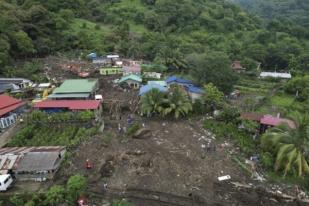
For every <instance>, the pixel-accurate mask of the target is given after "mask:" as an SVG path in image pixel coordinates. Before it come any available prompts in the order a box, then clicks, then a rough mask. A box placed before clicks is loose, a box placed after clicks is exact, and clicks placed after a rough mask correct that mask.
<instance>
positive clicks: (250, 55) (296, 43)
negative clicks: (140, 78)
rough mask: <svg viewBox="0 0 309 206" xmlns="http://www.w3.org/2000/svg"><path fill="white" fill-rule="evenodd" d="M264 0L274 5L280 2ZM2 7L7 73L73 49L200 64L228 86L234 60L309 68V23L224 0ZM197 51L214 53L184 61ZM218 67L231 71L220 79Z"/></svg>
mask: <svg viewBox="0 0 309 206" xmlns="http://www.w3.org/2000/svg"><path fill="white" fill-rule="evenodd" d="M304 1H305V0H302V1H301V2H300V3H297V4H296V5H295V4H294V3H295V2H294V3H292V5H293V9H292V10H294V9H295V8H301V9H300V10H301V11H304V10H305V9H304V8H306V6H307V4H306V3H304ZM263 2H264V3H265V2H266V1H264V0H263ZM271 2H272V1H271ZM289 2H290V1H289ZM290 3H291V2H290ZM265 5H266V6H270V7H271V8H272V6H273V3H269V4H265ZM280 5H281V4H280ZM284 8H285V9H286V8H288V7H284ZM267 9H268V8H264V7H263V11H268V10H267ZM280 9H282V7H280ZM0 10H1V11H3V12H2V13H1V17H0V33H1V35H0V68H1V69H0V73H1V74H5V75H6V76H8V75H9V71H12V70H10V69H8V68H6V66H8V65H10V64H11V63H12V62H13V59H14V58H24V57H36V56H44V55H47V54H53V53H54V52H58V51H60V52H62V51H70V50H77V51H79V50H82V52H83V53H87V52H90V51H96V52H98V53H101V54H105V53H108V52H118V53H120V54H121V55H122V56H125V57H133V58H138V59H145V60H149V61H155V62H156V63H159V64H163V65H166V66H167V67H168V68H169V69H177V70H181V71H184V72H185V73H191V74H195V73H196V71H198V72H199V74H203V73H204V75H201V76H200V75H199V74H196V75H195V76H194V77H195V79H196V80H197V81H198V82H200V83H201V84H205V83H208V82H213V83H214V84H215V85H217V86H218V87H219V88H220V90H222V91H224V92H228V91H229V90H230V87H229V86H230V85H233V84H234V83H235V76H234V75H233V74H232V73H229V72H230V71H229V70H228V69H230V68H229V66H230V63H231V62H232V61H233V60H235V59H239V60H242V62H243V63H244V65H245V66H246V67H247V68H248V69H249V70H250V69H254V62H261V63H262V67H263V68H266V69H271V70H274V68H276V67H277V68H278V69H284V68H287V67H291V68H292V69H293V70H306V69H308V61H309V60H308V59H309V58H308V54H309V52H308V46H307V42H308V31H307V30H306V27H305V25H304V24H303V23H300V24H296V25H295V24H294V23H293V21H289V20H287V19H284V21H277V20H276V21H272V22H270V23H268V24H267V23H266V25H267V27H264V25H265V22H262V21H261V19H258V18H257V17H253V16H251V15H249V14H247V13H246V12H244V11H242V10H241V9H240V8H238V7H237V6H234V5H232V4H230V3H228V2H226V1H222V0H214V1H194V0H180V1H173V0H160V1H153V0H143V1H140V0H123V1H102V2H100V1H85V0H78V1H72V0H70V1H64V2H62V1H52V0H47V1H38V0H33V1H17V2H16V1H1V2H0ZM271 11H272V12H274V11H277V10H271ZM272 12H269V13H272ZM278 13H279V12H276V15H278ZM292 13H293V14H297V16H298V17H299V18H297V19H298V20H299V21H298V20H297V22H306V21H305V20H306V19H307V17H308V15H307V14H306V13H303V12H300V13H299V14H298V13H297V12H292ZM280 14H281V12H280ZM282 14H284V15H287V14H290V13H289V12H286V11H285V12H283V13H282ZM302 18H303V19H302ZM99 27H100V29H99ZM194 53H199V54H207V55H205V56H206V59H205V60H201V62H204V64H199V65H193V66H194V67H192V68H191V65H188V64H186V62H185V61H184V60H185V59H187V58H188V56H189V57H190V56H192V55H191V54H194ZM186 57H187V58H186ZM208 63H209V64H210V65H209V66H208ZM204 66H205V68H206V69H205V70H206V71H203V67H204ZM216 70H218V72H217V71H216ZM205 73H206V74H207V73H208V74H209V77H207V76H205ZM218 74H225V75H221V76H223V77H222V78H223V79H218V78H217V77H218ZM230 74H231V75H230ZM205 80H206V81H205Z"/></svg>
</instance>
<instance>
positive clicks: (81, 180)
mask: <svg viewBox="0 0 309 206" xmlns="http://www.w3.org/2000/svg"><path fill="white" fill-rule="evenodd" d="M86 186H87V180H86V178H85V177H83V176H81V175H74V176H71V177H70V178H69V180H68V182H67V185H66V188H67V194H68V196H67V197H68V199H69V200H70V202H71V205H75V202H76V200H77V199H78V198H79V196H80V195H81V194H82V193H83V192H85V190H86Z"/></svg>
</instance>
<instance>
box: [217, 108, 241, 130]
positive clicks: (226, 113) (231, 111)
mask: <svg viewBox="0 0 309 206" xmlns="http://www.w3.org/2000/svg"><path fill="white" fill-rule="evenodd" d="M217 119H218V120H219V121H222V122H225V123H232V124H235V125H238V124H239V123H240V112H239V110H238V108H236V107H232V106H229V105H225V106H224V107H223V109H222V111H220V114H219V116H218V117H217Z"/></svg>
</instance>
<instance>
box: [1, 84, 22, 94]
mask: <svg viewBox="0 0 309 206" xmlns="http://www.w3.org/2000/svg"><path fill="white" fill-rule="evenodd" d="M17 91H20V88H19V86H17V85H16V84H11V83H4V84H0V94H3V93H10V92H13V93H14V92H17Z"/></svg>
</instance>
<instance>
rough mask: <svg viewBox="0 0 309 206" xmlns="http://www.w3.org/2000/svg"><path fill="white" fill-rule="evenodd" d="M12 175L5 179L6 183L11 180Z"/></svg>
mask: <svg viewBox="0 0 309 206" xmlns="http://www.w3.org/2000/svg"><path fill="white" fill-rule="evenodd" d="M10 178H11V176H9V177H8V178H6V180H4V182H3V183H4V184H6V183H7V182H8V181H9V180H10Z"/></svg>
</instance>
